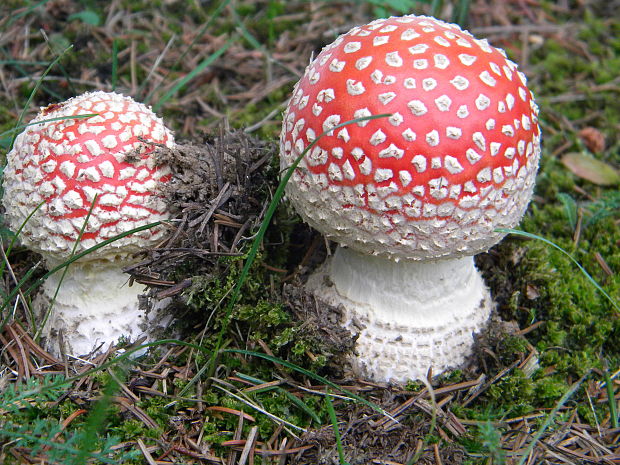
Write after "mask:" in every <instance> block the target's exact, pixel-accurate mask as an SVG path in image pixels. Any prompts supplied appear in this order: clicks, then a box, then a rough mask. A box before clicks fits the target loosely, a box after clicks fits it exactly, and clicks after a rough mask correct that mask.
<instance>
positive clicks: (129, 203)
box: [3, 92, 174, 355]
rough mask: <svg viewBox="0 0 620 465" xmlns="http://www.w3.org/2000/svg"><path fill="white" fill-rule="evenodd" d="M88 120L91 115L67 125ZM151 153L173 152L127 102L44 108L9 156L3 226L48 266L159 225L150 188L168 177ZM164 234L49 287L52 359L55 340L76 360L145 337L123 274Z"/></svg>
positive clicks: (157, 232)
mask: <svg viewBox="0 0 620 465" xmlns="http://www.w3.org/2000/svg"><path fill="white" fill-rule="evenodd" d="M87 114H96V116H92V117H86V118H83V119H76V118H74V117H75V116H79V115H87ZM158 144H159V145H164V146H167V147H171V146H173V144H174V138H173V135H172V133H171V132H170V131H169V130H168V129H167V128H166V127H165V126H164V124H163V123H162V121H161V119H160V118H158V117H157V116H156V115H155V114H154V113H153V112H152V111H151V110H150V109H149V108H147V107H146V106H145V105H143V104H141V103H137V102H135V101H134V100H133V99H131V98H130V97H125V96H123V95H120V94H116V93H106V92H92V93H86V94H84V95H81V96H78V97H74V98H72V99H69V100H67V101H66V102H63V103H60V104H53V105H50V106H48V107H46V108H43V109H42V110H41V112H40V113H39V114H38V116H37V117H36V118H35V119H33V120H32V121H31V122H30V126H28V127H27V128H26V130H25V131H24V132H22V133H21V134H19V136H18V137H17V138H16V140H15V144H14V146H13V149H12V150H11V151H10V152H9V153H8V155H7V167H6V169H5V171H4V197H3V203H4V208H5V210H6V220H7V223H8V225H9V226H10V227H11V228H12V229H13V230H14V231H17V230H19V228H20V227H22V225H23V228H22V229H21V232H20V234H19V239H20V240H21V242H22V243H23V244H24V245H25V246H26V247H28V248H30V249H31V250H33V251H36V252H38V253H40V254H41V255H42V256H43V258H44V259H45V262H46V264H47V266H48V267H54V266H56V265H58V264H60V263H62V262H64V261H66V260H67V259H68V258H70V256H71V255H72V254H77V253H80V252H83V251H84V250H86V249H88V248H90V247H92V246H94V245H95V244H97V243H100V242H102V241H104V240H106V239H110V238H113V237H115V236H117V235H119V234H121V233H124V232H127V231H130V230H132V229H134V228H137V227H140V226H144V225H147V224H149V223H152V222H156V221H159V220H162V219H166V218H167V217H168V213H167V208H166V204H165V202H164V201H163V199H162V198H161V197H160V196H159V195H158V193H157V191H156V189H157V187H158V185H159V184H160V183H162V182H166V180H167V179H168V178H169V176H170V169H169V167H167V166H158V164H157V161H156V160H155V158H154V156H153V151H154V149H155V146H156V145H158ZM93 204H94V205H93ZM91 207H92V211H91V212H90V216H89V211H90V210H91ZM31 214H32V216H31V217H29V215H31ZM87 220H88V222H87V224H86V226H84V223H85V222H86V221H87ZM82 228H84V232H83V234H82V236H81V237H80V231H81V230H82ZM163 234H164V230H163V228H161V227H155V228H152V229H146V230H143V231H141V232H138V233H135V234H130V235H128V236H125V237H123V238H122V239H119V240H116V241H115V242H112V243H110V244H109V245H106V246H104V247H102V248H100V249H98V250H96V251H94V252H92V253H90V254H88V255H86V256H85V257H83V258H81V259H80V260H78V261H77V262H75V263H73V264H71V265H70V266H69V268H68V271H67V273H66V274H65V276H64V279H63V280H62V283H61V282H60V279H61V275H62V273H61V272H59V273H56V274H54V275H53V276H51V277H50V278H49V279H47V280H46V282H45V284H44V285H43V298H42V299H41V300H42V302H43V303H42V305H41V306H42V307H43V308H42V309H41V310H42V311H43V313H45V312H46V311H47V309H48V308H50V305H51V306H52V312H51V314H50V317H49V320H48V322H47V325H46V326H45V328H44V332H45V333H46V335H47V339H48V342H47V345H48V346H49V348H50V350H52V351H54V352H58V348H57V347H56V345H55V342H53V341H55V340H56V339H57V338H58V337H59V336H60V334H59V333H61V332H62V336H63V339H64V343H65V346H66V349H68V352H69V353H71V354H74V355H81V354H86V353H89V352H91V351H92V350H93V348H95V347H97V346H98V345H101V344H109V343H112V342H115V341H116V340H117V339H118V338H119V337H120V336H122V335H124V336H129V337H130V338H132V339H135V338H136V337H138V336H140V335H141V334H142V329H143V328H142V326H143V325H142V324H141V323H146V321H145V320H146V316H145V314H144V312H141V311H139V310H138V295H139V294H140V293H141V292H142V291H143V288H142V287H141V286H135V285H134V286H131V287H130V286H128V285H127V276H126V275H124V274H123V273H122V271H121V267H122V266H124V265H127V264H130V263H132V260H133V259H132V255H133V254H135V253H136V252H139V251H140V250H142V249H143V248H144V247H147V246H149V245H153V244H155V243H156V242H158V241H160V240H161V239H162V236H163ZM57 289H58V293H57V294H56V292H57Z"/></svg>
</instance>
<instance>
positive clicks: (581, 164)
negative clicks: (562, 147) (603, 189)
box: [562, 152, 620, 186]
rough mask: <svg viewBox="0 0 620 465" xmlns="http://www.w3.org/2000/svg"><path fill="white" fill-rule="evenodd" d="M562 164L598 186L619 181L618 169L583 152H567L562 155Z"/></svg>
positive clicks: (609, 184) (610, 184)
mask: <svg viewBox="0 0 620 465" xmlns="http://www.w3.org/2000/svg"><path fill="white" fill-rule="evenodd" d="M562 164H563V165H564V166H566V167H567V168H568V169H569V170H570V171H572V172H573V173H574V174H575V175H577V176H579V177H580V178H583V179H587V180H588V181H590V182H593V183H594V184H598V185H599V186H612V185H615V184H619V183H620V173H618V170H616V169H615V168H614V167H612V166H611V165H609V164H607V163H605V162H603V161H600V160H597V159H596V158H593V157H591V156H589V155H586V154H585V153H577V152H571V153H567V154H566V155H564V156H563V157H562Z"/></svg>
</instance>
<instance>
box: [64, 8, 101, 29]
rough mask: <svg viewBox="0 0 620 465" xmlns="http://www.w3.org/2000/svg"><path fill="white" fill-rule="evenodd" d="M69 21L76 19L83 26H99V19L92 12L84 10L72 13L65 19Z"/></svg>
mask: <svg viewBox="0 0 620 465" xmlns="http://www.w3.org/2000/svg"><path fill="white" fill-rule="evenodd" d="M67 19H68V20H69V21H73V20H74V19H77V20H79V21H82V22H83V23H84V24H90V25H91V26H99V25H100V24H101V17H100V16H99V15H98V14H97V13H96V12H94V11H92V10H84V11H80V12H78V13H73V14H72V15H69V17H68V18H67Z"/></svg>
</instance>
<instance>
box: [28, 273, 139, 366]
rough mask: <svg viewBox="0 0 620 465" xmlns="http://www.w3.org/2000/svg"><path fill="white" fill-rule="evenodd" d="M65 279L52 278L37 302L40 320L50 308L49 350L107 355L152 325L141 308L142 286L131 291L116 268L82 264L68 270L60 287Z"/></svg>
mask: <svg viewBox="0 0 620 465" xmlns="http://www.w3.org/2000/svg"><path fill="white" fill-rule="evenodd" d="M61 277H62V272H58V273H55V274H54V275H52V276H50V277H49V278H48V279H47V280H46V281H45V283H44V284H43V293H42V294H41V295H40V297H39V298H38V300H37V302H36V303H35V306H36V308H38V309H39V311H40V312H41V314H42V315H41V318H44V316H45V315H46V313H47V311H48V309H49V308H50V305H51V308H52V310H51V312H50V313H49V317H48V319H47V322H46V324H45V326H44V329H43V336H44V337H45V339H46V349H47V350H49V351H50V352H52V353H54V354H60V353H63V352H64V353H67V354H71V355H75V356H78V355H85V354H90V353H91V352H93V350H95V349H98V352H100V351H102V350H106V349H107V348H108V346H109V345H110V344H113V343H116V342H117V341H118V339H119V338H120V337H121V336H125V337H127V338H128V339H130V340H132V341H134V340H136V339H137V338H138V337H140V336H142V335H144V334H145V329H146V327H147V326H148V322H149V320H148V318H147V316H146V314H145V312H144V311H141V310H139V308H138V296H139V295H140V294H141V293H142V292H143V291H144V286H142V285H137V284H134V285H133V286H131V287H130V286H129V284H128V282H127V281H128V276H127V275H126V274H124V273H123V272H122V271H121V269H120V266H119V265H118V263H108V262H100V261H98V262H96V263H94V264H91V263H85V264H81V263H79V262H78V263H74V264H72V265H71V266H70V267H69V269H68V270H67V273H66V274H65V276H64V279H63V280H62V282H60V279H61ZM57 289H58V294H57V295H56V298H55V300H54V295H55V294H56V290H57ZM61 333H62V338H60V335H61ZM60 341H62V342H60Z"/></svg>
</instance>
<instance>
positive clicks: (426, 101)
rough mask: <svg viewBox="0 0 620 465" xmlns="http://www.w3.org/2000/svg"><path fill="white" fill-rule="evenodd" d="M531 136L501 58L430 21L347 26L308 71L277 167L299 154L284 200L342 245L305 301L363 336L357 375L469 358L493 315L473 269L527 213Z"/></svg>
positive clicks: (530, 107) (412, 374) (524, 100)
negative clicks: (339, 315) (327, 308)
mask: <svg viewBox="0 0 620 465" xmlns="http://www.w3.org/2000/svg"><path fill="white" fill-rule="evenodd" d="M380 114H389V116H388V117H383V118H376V119H370V120H369V119H366V120H363V121H359V122H356V123H352V124H348V125H344V126H339V125H341V124H342V123H345V122H347V121H350V120H353V119H356V118H361V117H366V116H372V115H380ZM537 121H538V109H537V106H536V104H535V103H534V100H533V96H532V94H531V92H530V91H529V90H528V88H527V86H526V78H525V76H524V75H523V73H522V72H520V71H518V70H517V65H516V64H515V63H513V62H512V61H510V60H508V59H507V58H506V54H505V53H504V52H503V51H502V50H500V49H497V48H494V47H491V46H490V45H489V44H488V42H487V41H486V40H484V39H482V40H478V39H476V38H474V37H473V36H472V35H471V34H470V33H469V32H467V31H464V30H462V29H461V28H460V27H459V26H457V25H454V24H448V23H445V22H443V21H440V20H437V19H435V18H431V17H424V16H413V15H411V16H403V17H392V18H388V19H379V20H376V21H373V22H371V23H370V24H367V25H365V26H360V27H355V28H353V29H352V30H351V31H349V32H348V33H346V34H344V35H342V36H340V37H338V38H337V39H336V40H335V41H334V42H333V43H332V44H330V45H328V46H326V47H325V48H324V49H323V50H322V51H321V53H320V54H319V55H318V56H317V57H316V59H315V60H314V61H312V62H311V63H310V65H309V66H308V67H307V68H306V70H305V73H304V75H303V77H302V78H301V80H300V81H299V82H298V83H297V85H296V87H295V88H294V91H293V95H292V98H291V100H290V102H289V104H288V107H287V109H286V111H285V114H284V117H283V128H282V133H281V138H280V153H281V167H282V168H283V169H286V168H288V167H289V166H291V165H292V164H293V163H294V161H295V160H296V159H297V158H298V157H300V155H301V153H302V152H303V151H304V150H305V149H306V148H309V150H308V153H307V154H306V155H305V156H304V158H303V159H302V160H301V162H300V163H299V165H298V167H297V169H296V170H295V171H294V173H293V175H292V177H291V179H290V181H289V183H288V185H287V187H286V193H287V197H288V199H290V202H291V203H292V204H293V206H294V207H295V209H296V210H297V212H298V213H299V214H300V215H301V217H302V218H303V219H304V220H305V221H306V222H308V223H309V224H310V225H311V226H312V227H314V228H315V229H317V230H318V231H320V232H321V233H323V234H324V235H325V237H327V238H328V239H331V240H333V241H336V242H337V243H338V244H339V247H338V248H337V250H336V252H335V254H334V255H333V256H332V257H331V259H330V260H328V261H327V262H326V264H325V265H324V266H323V267H322V268H321V269H320V270H319V271H318V272H316V273H315V274H314V275H313V276H311V277H310V279H309V281H308V284H307V287H308V288H309V289H310V290H311V291H312V292H313V293H314V294H315V295H316V296H317V297H320V298H322V299H323V300H325V301H327V302H328V303H331V304H333V305H340V306H342V307H343V308H344V315H345V316H344V319H345V322H344V324H345V325H346V327H348V328H350V329H351V330H352V331H354V332H358V333H359V337H358V339H357V345H356V351H357V353H358V355H357V357H355V358H354V359H353V367H354V369H355V370H356V371H357V373H358V374H360V375H362V376H366V377H368V378H370V379H373V380H378V381H392V382H403V381H405V380H407V379H420V378H424V377H426V376H427V373H428V371H429V369H431V368H432V372H433V373H435V374H439V373H441V372H443V371H445V370H448V369H450V368H455V367H458V366H460V365H461V364H463V362H464V361H465V360H466V358H467V356H468V355H470V354H471V352H472V349H473V343H474V333H476V332H479V331H480V330H481V329H482V328H483V327H484V326H485V324H486V322H487V320H488V318H489V315H490V312H491V310H492V308H493V303H492V299H491V297H490V293H489V290H488V289H487V287H486V286H485V284H484V282H483V280H482V278H481V276H480V273H479V272H478V271H477V270H476V268H475V265H474V261H473V255H475V254H477V253H479V252H483V251H486V250H488V249H489V248H490V247H492V246H493V245H494V244H496V243H497V242H499V241H500V240H501V239H502V237H503V236H504V233H503V232H500V231H498V228H512V227H514V226H515V225H516V224H518V222H519V221H520V219H521V217H522V215H523V214H524V212H525V210H526V207H527V204H528V202H529V199H530V197H531V195H532V190H533V188H534V179H535V175H536V171H537V168H538V160H539V157H540V130H539V127H538V124H537ZM323 132H326V135H325V136H324V137H322V138H320V139H318V140H317V138H318V137H319V135H320V134H321V133H323ZM312 143H314V145H313V146H312V147H310V145H311V144H312Z"/></svg>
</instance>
